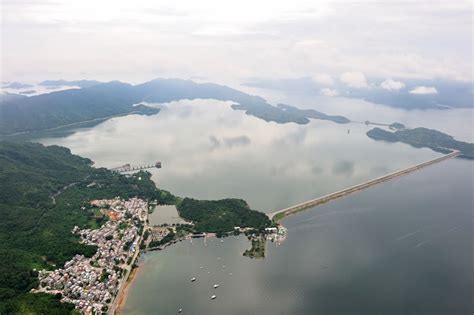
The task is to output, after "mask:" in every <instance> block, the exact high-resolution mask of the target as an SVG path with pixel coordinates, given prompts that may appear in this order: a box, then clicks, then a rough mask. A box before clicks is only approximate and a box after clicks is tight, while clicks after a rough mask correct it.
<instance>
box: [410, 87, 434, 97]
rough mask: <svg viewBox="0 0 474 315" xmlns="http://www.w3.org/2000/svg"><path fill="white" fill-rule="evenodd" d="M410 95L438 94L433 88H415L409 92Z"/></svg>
mask: <svg viewBox="0 0 474 315" xmlns="http://www.w3.org/2000/svg"><path fill="white" fill-rule="evenodd" d="M410 94H419V95H427V94H438V90H437V89H436V88H435V87H434V86H417V87H415V88H414V89H413V90H411V91H410Z"/></svg>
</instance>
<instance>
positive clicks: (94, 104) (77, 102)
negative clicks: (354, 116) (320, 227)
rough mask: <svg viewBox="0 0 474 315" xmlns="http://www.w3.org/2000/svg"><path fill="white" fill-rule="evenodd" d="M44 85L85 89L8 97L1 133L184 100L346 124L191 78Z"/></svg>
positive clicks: (285, 118) (0, 116)
mask: <svg viewBox="0 0 474 315" xmlns="http://www.w3.org/2000/svg"><path fill="white" fill-rule="evenodd" d="M40 85H44V86H56V85H62V86H64V85H66V86H82V88H81V89H70V90H63V91H58V92H52V93H48V94H42V95H37V96H31V97H24V96H19V95H16V94H3V95H2V101H0V134H2V135H8V134H15V133H22V132H29V131H40V130H47V129H53V128H58V127H61V126H67V125H71V124H76V123H81V122H86V121H91V120H98V119H106V118H108V117H112V116H117V115H127V114H131V113H138V114H156V113H158V112H159V109H157V108H152V107H147V106H144V105H139V106H136V104H139V103H141V102H150V103H165V102H171V101H177V100H182V99H191V100H192V99H199V98H201V99H216V100H221V101H232V102H235V103H236V104H235V105H233V106H232V107H233V108H234V109H236V110H245V111H246V113H247V114H249V115H253V116H256V117H258V118H261V119H264V120H266V121H274V122H277V123H289V122H294V123H298V124H307V123H309V118H313V119H325V120H332V121H334V122H336V123H347V122H349V120H348V119H347V118H345V117H342V116H330V115H326V114H323V113H320V112H316V111H311V110H310V111H308V110H300V109H298V108H296V107H292V106H288V105H279V106H278V107H276V106H272V105H270V104H268V103H267V101H266V100H265V99H263V98H261V97H259V96H254V95H249V94H247V93H244V92H241V91H238V90H235V89H232V88H229V87H227V86H223V85H218V84H213V83H196V82H193V81H190V80H179V79H156V80H153V81H150V82H146V83H143V84H138V85H131V84H128V83H123V82H119V81H112V82H108V83H100V82H98V81H90V80H81V81H64V80H57V81H43V82H41V83H40Z"/></svg>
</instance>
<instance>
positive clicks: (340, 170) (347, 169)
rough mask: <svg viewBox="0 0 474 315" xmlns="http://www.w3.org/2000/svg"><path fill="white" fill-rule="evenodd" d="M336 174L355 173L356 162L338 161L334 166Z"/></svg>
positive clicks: (350, 174) (348, 175) (333, 169)
mask: <svg viewBox="0 0 474 315" xmlns="http://www.w3.org/2000/svg"><path fill="white" fill-rule="evenodd" d="M332 173H333V174H334V175H344V176H347V177H350V176H352V174H354V162H351V161H337V162H336V163H334V166H333V168H332Z"/></svg>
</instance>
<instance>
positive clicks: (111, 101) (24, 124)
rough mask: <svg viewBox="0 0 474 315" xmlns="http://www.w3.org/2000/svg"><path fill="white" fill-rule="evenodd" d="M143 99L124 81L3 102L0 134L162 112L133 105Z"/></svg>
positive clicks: (0, 114)
mask: <svg viewBox="0 0 474 315" xmlns="http://www.w3.org/2000/svg"><path fill="white" fill-rule="evenodd" d="M140 100H141V98H140V97H139V96H138V95H137V93H136V92H135V90H134V88H133V86H132V85H130V84H126V83H121V82H109V83H104V84H100V85H95V86H91V87H87V88H83V89H70V90H65V91H59V92H52V93H48V94H42V95H37V96H31V97H22V98H16V99H12V100H11V101H5V102H2V103H0V134H11V133H16V132H24V131H36V130H45V129H51V128H56V127H59V126H64V125H68V124H74V123H79V122H85V121H90V120H94V119H100V118H102V119H103V118H107V117H111V116H116V115H126V114H130V113H133V112H136V113H143V114H155V113H158V112H159V109H156V108H150V107H144V106H133V105H134V104H136V103H138V102H140Z"/></svg>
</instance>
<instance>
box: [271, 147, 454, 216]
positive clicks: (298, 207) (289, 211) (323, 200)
mask: <svg viewBox="0 0 474 315" xmlns="http://www.w3.org/2000/svg"><path fill="white" fill-rule="evenodd" d="M459 154H460V152H459V151H454V152H452V153H449V154H446V155H444V156H442V157H438V158H435V159H433V160H430V161H427V162H423V163H420V164H417V165H414V166H411V167H408V168H405V169H402V170H399V171H396V172H393V173H390V174H387V175H384V176H382V177H378V178H375V179H371V180H369V181H366V182H363V183H360V184H357V185H355V186H352V187H349V188H346V189H343V190H339V191H336V192H333V193H330V194H328V195H325V196H322V197H319V198H316V199H312V200H308V201H305V202H303V203H299V204H297V205H294V206H291V207H288V208H285V209H282V210H278V211H275V212H273V213H269V214H268V216H269V218H270V219H271V220H274V221H279V220H281V219H282V218H284V217H286V216H288V215H290V214H293V213H296V212H299V211H303V210H305V209H308V208H313V207H315V206H317V205H320V204H323V203H326V202H328V201H331V200H334V199H337V198H341V197H344V196H346V195H349V194H351V193H354V192H356V191H361V190H363V189H366V188H369V187H371V186H374V185H377V184H380V183H383V182H386V181H388V180H391V179H394V178H397V177H399V176H402V175H406V174H408V173H411V172H414V171H416V170H419V169H421V168H423V167H426V166H429V165H432V164H435V163H438V162H442V161H444V160H447V159H450V158H454V157H456V156H458V155H459Z"/></svg>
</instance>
